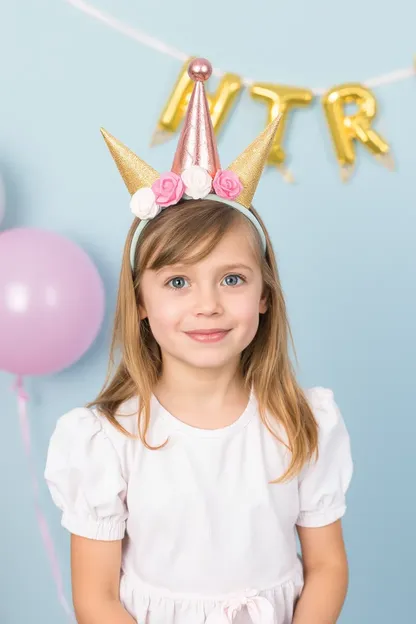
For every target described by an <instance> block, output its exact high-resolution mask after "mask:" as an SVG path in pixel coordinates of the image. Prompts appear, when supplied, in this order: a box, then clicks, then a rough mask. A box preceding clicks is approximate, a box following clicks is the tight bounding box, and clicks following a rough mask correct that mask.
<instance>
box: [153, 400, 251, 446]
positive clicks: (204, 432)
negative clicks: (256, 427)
mask: <svg viewBox="0 0 416 624" xmlns="http://www.w3.org/2000/svg"><path fill="white" fill-rule="evenodd" d="M152 403H153V405H152V412H153V411H154V412H155V413H157V414H159V415H160V416H161V418H163V420H164V421H165V423H166V424H167V425H168V427H169V428H170V429H172V430H174V431H176V432H181V433H184V434H186V435H189V436H194V437H199V438H224V437H228V436H230V435H234V434H235V433H237V431H240V430H241V429H243V428H244V427H246V426H247V425H248V423H249V422H250V421H251V419H252V417H253V414H254V413H255V411H256V405H257V402H256V398H255V395H254V392H253V390H252V391H251V392H250V396H249V400H248V403H247V405H246V407H245V409H244V411H243V412H242V414H241V415H240V416H239V417H238V418H237V420H235V421H234V422H233V423H231V424H230V425H227V426H226V427H220V428H219V429H201V428H199V427H194V426H192V425H189V424H187V423H185V422H183V421H182V420H180V419H179V418H177V417H176V416H173V414H171V413H170V412H169V411H168V410H167V409H166V408H165V407H163V405H162V404H161V403H160V402H159V400H158V399H157V398H156V396H155V395H152Z"/></svg>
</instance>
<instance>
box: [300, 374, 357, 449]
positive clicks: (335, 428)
mask: <svg viewBox="0 0 416 624" xmlns="http://www.w3.org/2000/svg"><path fill="white" fill-rule="evenodd" d="M305 396H306V399H307V401H308V403H309V406H310V408H311V410H312V412H313V415H314V417H315V420H316V423H317V425H318V439H319V451H320V452H321V451H323V452H325V450H326V449H327V448H329V447H330V448H332V449H333V450H334V452H336V449H337V448H339V447H341V446H345V447H349V445H350V437H349V433H348V430H347V426H346V424H345V420H344V417H343V415H342V413H341V410H340V407H339V405H338V403H337V402H336V399H335V396H334V393H333V391H332V390H330V389H329V388H322V387H320V386H317V387H313V388H309V389H307V390H306V391H305Z"/></svg>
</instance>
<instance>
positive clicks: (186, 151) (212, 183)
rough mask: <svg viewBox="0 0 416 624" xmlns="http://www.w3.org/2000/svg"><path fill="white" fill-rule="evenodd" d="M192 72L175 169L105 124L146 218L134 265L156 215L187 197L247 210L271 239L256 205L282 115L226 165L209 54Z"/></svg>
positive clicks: (135, 204)
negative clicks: (161, 166)
mask: <svg viewBox="0 0 416 624" xmlns="http://www.w3.org/2000/svg"><path fill="white" fill-rule="evenodd" d="M188 73H189V76H190V77H191V78H192V80H194V82H195V85H194V89H193V92H192V95H191V98H190V100H189V104H188V109H187V112H186V117H185V122H184V125H183V129H182V132H181V135H180V138H179V143H178V147H177V149H176V154H175V158H174V160H173V165H172V170H171V171H169V172H168V173H162V174H159V173H158V172H157V171H156V170H155V169H153V168H152V167H150V166H149V165H148V164H147V163H145V162H144V161H143V160H141V159H140V158H139V157H138V156H136V154H134V153H133V152H132V151H131V150H129V148H128V147H126V146H125V145H123V144H122V143H120V141H118V140H117V139H115V138H114V137H113V136H112V135H111V134H109V133H108V132H106V131H105V130H104V129H103V128H102V129H101V132H102V135H103V137H104V140H105V142H106V143H107V146H108V148H109V150H110V152H111V155H112V157H113V159H114V161H115V163H116V165H117V167H118V170H119V172H120V174H121V176H122V178H123V180H124V182H125V184H126V186H127V189H128V191H129V193H130V195H131V196H132V197H131V201H130V207H131V211H132V212H133V214H135V215H136V216H137V217H139V219H141V221H140V223H139V224H138V226H137V229H136V231H135V233H134V236H133V239H132V243H131V248H130V264H131V267H132V269H133V268H134V259H135V251H136V246H137V242H138V240H139V237H140V234H141V232H142V231H143V229H144V227H145V226H146V224H147V223H148V222H149V220H150V219H153V218H154V217H156V216H157V215H158V214H159V213H160V212H161V211H162V210H163V209H165V208H167V207H168V206H175V205H176V204H178V203H179V202H180V201H181V200H186V199H208V200H212V201H220V202H223V203H224V204H227V205H229V206H232V207H233V208H235V209H236V210H239V211H240V212H241V213H243V214H244V215H245V216H246V217H247V218H248V219H249V220H250V221H251V222H252V223H253V224H254V225H255V227H256V228H257V231H258V232H259V235H260V238H261V241H262V245H263V250H265V249H266V239H265V236H264V232H263V229H262V227H261V225H260V223H259V222H258V220H257V219H256V217H255V216H254V214H253V213H252V212H251V211H250V206H251V202H252V199H253V197H254V193H255V192H256V188H257V185H258V183H259V180H260V177H261V174H262V172H263V169H264V167H265V164H266V161H267V157H268V154H269V151H270V148H271V146H272V142H273V138H274V135H275V133H276V130H277V127H278V124H279V121H280V116H278V117H276V119H274V121H272V123H271V124H269V126H267V128H266V129H265V130H264V131H263V132H262V133H261V134H260V135H259V136H258V137H257V139H255V141H253V143H251V145H249V147H247V148H246V149H245V150H244V152H243V153H242V154H240V156H239V157H238V158H237V159H236V160H235V161H234V162H233V163H232V164H231V165H230V166H229V167H228V169H221V165H220V159H219V156H218V151H217V145H216V141H215V135H214V130H213V127H212V122H211V116H210V113H209V106H208V101H207V97H206V94H205V89H204V82H205V81H206V80H208V78H209V77H210V75H211V73H212V67H211V64H210V63H209V61H207V60H206V59H194V60H193V61H192V62H191V64H190V65H189V69H188Z"/></svg>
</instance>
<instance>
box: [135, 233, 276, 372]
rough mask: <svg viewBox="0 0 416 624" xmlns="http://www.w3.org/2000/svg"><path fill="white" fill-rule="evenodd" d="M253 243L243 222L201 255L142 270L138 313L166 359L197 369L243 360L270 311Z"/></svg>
mask: <svg viewBox="0 0 416 624" xmlns="http://www.w3.org/2000/svg"><path fill="white" fill-rule="evenodd" d="M254 245H255V243H254V240H253V235H252V233H251V232H250V231H249V226H247V225H246V224H244V223H240V224H238V225H235V226H234V227H233V228H232V229H231V230H230V231H229V232H227V233H226V234H225V235H224V237H223V238H222V239H221V240H220V242H219V243H218V245H217V246H216V247H215V248H214V250H213V251H212V252H211V253H210V254H209V255H208V256H207V257H206V258H204V259H203V260H201V261H199V262H197V263H194V264H183V265H175V266H165V267H163V268H162V269H159V270H158V271H154V270H150V269H146V270H145V271H144V273H143V276H142V285H141V298H142V302H143V303H142V306H140V315H141V318H145V317H147V318H148V320H149V324H150V327H151V330H152V333H153V336H154V337H155V339H156V341H157V342H158V344H159V346H160V348H161V351H162V356H163V358H167V357H168V358H171V359H174V360H178V361H181V362H183V363H186V364H187V365H190V366H193V367H197V368H213V367H222V366H224V365H227V364H228V363H230V362H232V361H235V362H237V361H238V360H239V357H240V355H241V353H242V351H243V350H244V349H245V348H246V347H247V346H248V345H249V344H250V342H251V341H252V340H253V338H254V336H255V335H256V332H257V328H258V324H259V314H262V313H264V312H265V311H266V301H265V298H264V295H263V280H262V276H261V270H260V266H259V262H258V258H257V256H256V252H255V247H254Z"/></svg>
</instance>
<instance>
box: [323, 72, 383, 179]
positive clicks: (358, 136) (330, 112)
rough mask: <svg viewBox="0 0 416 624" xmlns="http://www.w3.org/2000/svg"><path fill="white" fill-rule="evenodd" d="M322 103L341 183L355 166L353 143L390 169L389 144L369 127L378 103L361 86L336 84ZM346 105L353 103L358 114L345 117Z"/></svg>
mask: <svg viewBox="0 0 416 624" xmlns="http://www.w3.org/2000/svg"><path fill="white" fill-rule="evenodd" d="M322 104H323V107H324V111H325V115H326V119H327V122H328V125H329V129H330V131H331V135H332V140H333V143H334V148H335V152H336V155H337V159H338V162H339V164H340V166H341V177H342V179H343V181H344V182H345V181H346V180H348V179H349V177H350V175H351V173H352V170H353V168H354V164H355V147H354V141H360V142H361V143H362V144H363V145H364V146H365V147H366V148H367V149H368V150H369V151H370V152H371V153H372V154H374V155H375V156H376V158H379V159H381V161H382V162H383V163H384V164H385V165H387V166H388V167H389V168H392V159H391V157H390V154H389V151H390V147H389V145H388V144H387V143H386V141H385V140H384V139H383V138H382V137H381V136H380V135H379V134H378V133H377V132H376V131H375V130H373V128H372V127H371V122H372V120H373V119H374V117H375V115H376V112H377V102H376V98H375V97H374V95H373V94H372V93H371V91H370V90H369V89H366V88H365V87H363V86H362V85H360V84H343V85H339V86H337V87H333V88H332V89H330V90H329V91H328V92H327V93H326V94H325V95H324V97H323V100H322ZM347 104H355V105H356V107H357V109H358V110H357V112H356V113H354V114H351V115H348V114H347V113H346V111H345V106H346V105H347Z"/></svg>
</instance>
